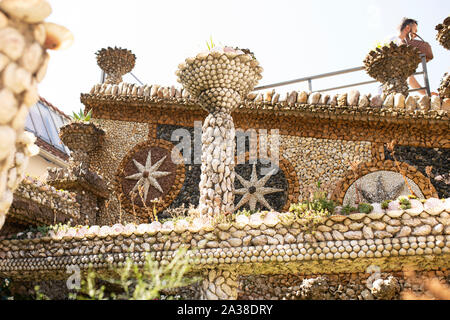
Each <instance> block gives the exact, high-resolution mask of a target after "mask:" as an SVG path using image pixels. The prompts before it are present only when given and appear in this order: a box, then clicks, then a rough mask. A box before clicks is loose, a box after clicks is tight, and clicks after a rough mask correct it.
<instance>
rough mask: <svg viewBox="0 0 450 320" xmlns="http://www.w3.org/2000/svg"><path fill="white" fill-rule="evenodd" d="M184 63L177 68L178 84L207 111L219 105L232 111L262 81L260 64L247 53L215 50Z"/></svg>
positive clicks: (188, 59) (200, 54)
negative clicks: (235, 101) (234, 101)
mask: <svg viewBox="0 0 450 320" xmlns="http://www.w3.org/2000/svg"><path fill="white" fill-rule="evenodd" d="M185 61H186V62H184V63H181V64H180V65H179V66H178V68H179V69H178V70H177V72H176V75H177V76H178V82H180V83H181V84H183V87H184V88H185V89H186V90H187V91H188V92H189V93H190V94H191V95H192V96H193V97H196V98H197V99H198V100H199V103H200V105H201V106H202V107H203V108H204V109H205V110H206V111H208V112H211V108H214V109H215V108H216V107H218V106H219V107H220V108H224V109H226V110H227V111H228V112H231V111H232V110H233V109H234V108H235V107H237V105H238V103H239V101H240V99H242V98H244V97H245V96H246V95H247V94H248V93H249V92H250V91H251V90H253V88H254V86H255V85H256V84H257V83H258V80H260V79H262V76H261V72H262V71H263V69H262V67H260V66H259V62H258V61H257V60H256V59H255V58H253V57H252V56H251V55H249V54H245V53H237V52H220V51H217V50H213V51H210V52H202V53H199V54H198V55H197V56H196V57H195V58H187V59H186V60H185ZM227 89H228V90H227ZM209 92H211V93H209ZM208 93H209V94H208ZM208 96H210V97H208ZM233 100H238V102H237V103H232V101H233Z"/></svg>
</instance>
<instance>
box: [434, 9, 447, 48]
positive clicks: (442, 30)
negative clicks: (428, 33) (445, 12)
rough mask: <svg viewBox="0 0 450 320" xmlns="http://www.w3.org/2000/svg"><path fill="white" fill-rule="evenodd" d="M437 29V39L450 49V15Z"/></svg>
mask: <svg viewBox="0 0 450 320" xmlns="http://www.w3.org/2000/svg"><path fill="white" fill-rule="evenodd" d="M435 29H436V30H437V35H436V40H437V41H438V42H439V43H440V44H441V45H442V46H443V47H444V48H445V49H448V50H450V17H447V18H445V20H444V21H443V22H442V23H440V24H438V25H437V26H436V28H435Z"/></svg>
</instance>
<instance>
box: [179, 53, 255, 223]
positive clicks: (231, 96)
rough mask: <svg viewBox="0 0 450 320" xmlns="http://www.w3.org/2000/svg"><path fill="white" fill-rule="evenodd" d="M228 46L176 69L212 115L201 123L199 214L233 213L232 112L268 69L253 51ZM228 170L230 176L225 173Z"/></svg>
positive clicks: (190, 90) (233, 135)
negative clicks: (254, 55)
mask: <svg viewBox="0 0 450 320" xmlns="http://www.w3.org/2000/svg"><path fill="white" fill-rule="evenodd" d="M225 49H226V50H224V49H222V50H217V49H215V50H213V51H210V52H201V53H199V54H198V55H197V56H196V57H195V58H187V59H186V60H185V62H183V63H181V64H180V65H179V66H178V70H177V71H176V75H177V77H178V79H177V80H178V82H180V83H181V84H182V85H183V88H184V91H187V92H189V94H191V96H193V97H194V98H196V99H197V101H198V103H199V104H200V106H201V107H202V108H203V109H204V110H206V111H207V112H208V113H209V115H208V116H207V117H206V119H205V121H204V124H203V126H202V159H203V161H202V166H201V181H200V202H199V210H200V212H201V213H202V214H206V215H209V216H212V215H216V214H219V213H221V212H222V213H224V212H228V213H231V212H233V211H234V176H235V174H234V165H235V164H234V158H233V155H234V150H235V141H234V138H235V129H234V123H233V118H232V116H231V112H232V111H233V110H234V109H236V108H237V107H238V106H239V104H240V103H241V102H242V101H243V100H244V99H245V97H247V95H248V93H249V92H250V91H251V90H253V88H254V86H255V85H256V84H257V82H258V80H260V79H261V78H262V77H261V72H262V70H263V69H262V68H261V67H260V66H259V63H258V61H257V60H256V59H255V58H254V57H253V56H252V55H250V54H245V53H244V52H243V51H240V50H234V49H231V48H225ZM222 150H229V151H230V152H228V151H227V152H226V153H224V152H222ZM208 160H209V161H208ZM219 164H220V165H219ZM223 172H229V173H230V174H229V175H227V176H224V175H223ZM222 185H223V186H224V187H223V188H221V187H219V188H212V187H207V186H222Z"/></svg>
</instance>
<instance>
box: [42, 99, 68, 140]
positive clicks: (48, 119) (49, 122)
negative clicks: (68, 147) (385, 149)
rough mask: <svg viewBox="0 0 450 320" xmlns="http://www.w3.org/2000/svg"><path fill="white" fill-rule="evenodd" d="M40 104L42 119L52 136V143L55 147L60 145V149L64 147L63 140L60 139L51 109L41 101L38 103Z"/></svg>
mask: <svg viewBox="0 0 450 320" xmlns="http://www.w3.org/2000/svg"><path fill="white" fill-rule="evenodd" d="M38 106H39V110H40V112H41V115H42V119H43V120H44V123H45V127H46V128H47V132H48V134H49V136H50V140H51V141H52V144H53V145H54V146H55V147H58V149H63V146H62V143H61V140H60V139H59V136H58V130H57V129H56V126H55V123H54V122H53V119H52V116H51V114H50V113H51V112H50V110H49V109H48V107H47V106H45V105H43V104H41V103H38Z"/></svg>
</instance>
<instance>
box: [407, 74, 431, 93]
mask: <svg viewBox="0 0 450 320" xmlns="http://www.w3.org/2000/svg"><path fill="white" fill-rule="evenodd" d="M408 83H409V85H410V86H411V88H413V89H419V88H421V87H422V86H421V85H420V84H419V82H417V80H416V78H415V77H414V76H410V77H409V78H408ZM418 92H419V93H420V94H423V95H425V94H427V92H426V91H425V90H424V89H422V90H419V91H418Z"/></svg>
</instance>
